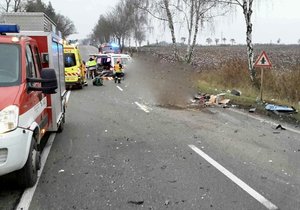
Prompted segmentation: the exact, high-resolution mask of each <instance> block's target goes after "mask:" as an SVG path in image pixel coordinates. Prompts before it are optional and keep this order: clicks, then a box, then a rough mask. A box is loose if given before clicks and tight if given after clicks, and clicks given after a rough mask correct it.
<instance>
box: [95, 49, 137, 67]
mask: <svg viewBox="0 0 300 210" xmlns="http://www.w3.org/2000/svg"><path fill="white" fill-rule="evenodd" d="M90 56H95V57H96V60H97V64H98V69H100V70H102V69H105V70H111V71H113V70H114V65H115V64H116V63H117V61H120V63H121V64H122V65H123V68H124V69H126V67H127V64H128V63H130V62H131V61H132V58H131V57H130V55H127V54H114V53H108V54H90Z"/></svg>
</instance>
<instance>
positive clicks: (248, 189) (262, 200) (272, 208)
mask: <svg viewBox="0 0 300 210" xmlns="http://www.w3.org/2000/svg"><path fill="white" fill-rule="evenodd" d="M189 147H190V148H191V149H192V150H194V151H195V152H196V153H197V154H198V155H200V156H201V157H202V158H204V159H205V160H206V161H207V162H209V163H210V164H211V165H213V166H214V167H215V168H216V169H218V170H219V171H220V172H221V173H223V174H224V175H225V176H227V177H228V178H229V179H230V180H231V181H233V182H234V183H235V184H237V185H238V186H239V187H240V188H242V189H243V190H244V191H246V192H247V193H248V194H249V195H251V196H252V197H253V198H255V199H256V200H257V201H258V202H260V203H261V204H263V205H264V206H265V207H267V209H269V210H276V209H278V207H277V206H275V205H274V204H273V203H271V202H270V201H269V200H267V199H266V198H265V197H264V196H262V195H261V194H259V193H258V192H256V191H255V190H254V189H253V188H251V187H250V186H249V185H247V184H246V183H245V182H243V181H242V180H241V179H239V178H238V177H237V176H235V175H234V174H232V173H231V172H230V171H228V170H227V169H226V168H224V167H223V166H222V165H220V164H219V163H218V162H216V161H215V160H214V159H212V158H211V157H209V156H208V155H207V154H205V153H204V152H203V151H202V150H200V149H199V148H197V147H196V146H195V145H189Z"/></svg>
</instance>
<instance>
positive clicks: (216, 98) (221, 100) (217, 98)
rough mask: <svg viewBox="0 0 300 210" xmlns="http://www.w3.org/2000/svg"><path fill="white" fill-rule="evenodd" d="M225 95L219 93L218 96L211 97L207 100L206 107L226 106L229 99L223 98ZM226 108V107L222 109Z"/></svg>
mask: <svg viewBox="0 0 300 210" xmlns="http://www.w3.org/2000/svg"><path fill="white" fill-rule="evenodd" d="M225 95H226V93H220V94H218V95H211V96H210V98H209V100H208V101H206V105H220V104H221V105H223V107H224V106H226V105H227V104H228V103H229V102H230V99H226V98H225ZM224 108H226V107H224Z"/></svg>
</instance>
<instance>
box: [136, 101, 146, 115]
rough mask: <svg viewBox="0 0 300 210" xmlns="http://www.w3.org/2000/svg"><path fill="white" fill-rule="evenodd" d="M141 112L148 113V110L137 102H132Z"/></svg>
mask: <svg viewBox="0 0 300 210" xmlns="http://www.w3.org/2000/svg"><path fill="white" fill-rule="evenodd" d="M134 103H135V104H136V105H137V106H138V107H139V108H140V109H141V110H143V111H144V112H146V113H149V112H150V111H149V108H148V107H147V106H145V105H142V104H140V103H139V102H134Z"/></svg>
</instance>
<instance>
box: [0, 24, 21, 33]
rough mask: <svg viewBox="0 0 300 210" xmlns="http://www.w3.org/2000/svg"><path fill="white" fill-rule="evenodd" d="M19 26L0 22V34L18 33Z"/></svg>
mask: <svg viewBox="0 0 300 210" xmlns="http://www.w3.org/2000/svg"><path fill="white" fill-rule="evenodd" d="M19 32H20V27H19V26H18V25H16V24H0V34H5V33H19Z"/></svg>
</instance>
